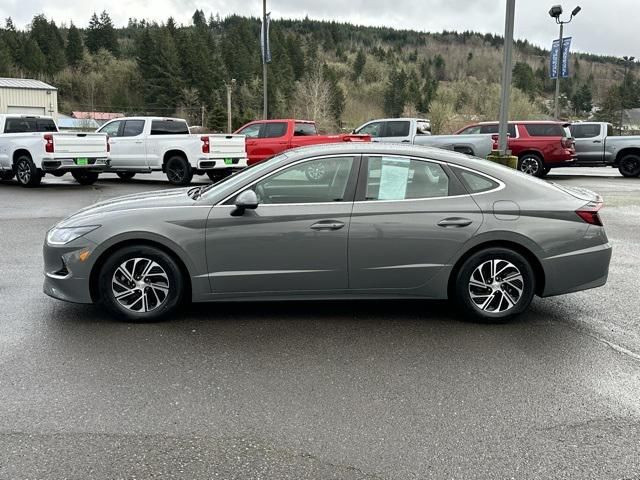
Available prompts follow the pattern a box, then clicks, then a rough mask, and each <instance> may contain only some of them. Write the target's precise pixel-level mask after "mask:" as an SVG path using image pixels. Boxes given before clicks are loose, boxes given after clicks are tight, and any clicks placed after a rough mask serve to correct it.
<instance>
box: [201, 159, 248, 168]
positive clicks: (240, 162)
mask: <svg viewBox="0 0 640 480" xmlns="http://www.w3.org/2000/svg"><path fill="white" fill-rule="evenodd" d="M230 160H231V163H227V162H226V161H225V159H224V158H199V159H198V170H228V169H242V168H246V167H247V158H246V157H244V158H231V159H230Z"/></svg>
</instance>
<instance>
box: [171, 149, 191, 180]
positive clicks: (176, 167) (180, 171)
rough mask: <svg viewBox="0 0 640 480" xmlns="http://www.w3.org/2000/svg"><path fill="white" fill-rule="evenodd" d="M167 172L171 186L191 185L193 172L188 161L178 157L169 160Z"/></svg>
mask: <svg viewBox="0 0 640 480" xmlns="http://www.w3.org/2000/svg"><path fill="white" fill-rule="evenodd" d="M166 172H167V178H168V179H169V183H171V185H189V184H190V183H191V179H192V178H193V170H192V169H191V165H189V162H187V159H186V158H184V157H180V156H177V155H176V156H173V157H171V158H170V159H169V160H167V166H166Z"/></svg>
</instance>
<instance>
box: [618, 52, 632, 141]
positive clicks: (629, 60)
mask: <svg viewBox="0 0 640 480" xmlns="http://www.w3.org/2000/svg"><path fill="white" fill-rule="evenodd" d="M635 59H636V57H627V56H626V55H625V56H624V57H622V61H623V62H624V77H622V89H621V90H620V135H622V125H623V124H624V94H625V90H626V89H627V71H628V69H629V66H630V65H632V64H633V61H634V60H635Z"/></svg>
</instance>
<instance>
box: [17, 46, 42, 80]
mask: <svg viewBox="0 0 640 480" xmlns="http://www.w3.org/2000/svg"><path fill="white" fill-rule="evenodd" d="M19 65H20V66H21V67H22V68H24V69H25V70H26V71H27V72H28V73H29V74H32V75H39V74H41V73H43V72H44V71H45V65H46V59H45V57H44V55H43V53H42V50H40V47H39V46H38V44H37V43H36V42H35V41H34V40H33V39H32V38H26V39H25V40H24V41H23V42H22V46H21V49H20V62H19Z"/></svg>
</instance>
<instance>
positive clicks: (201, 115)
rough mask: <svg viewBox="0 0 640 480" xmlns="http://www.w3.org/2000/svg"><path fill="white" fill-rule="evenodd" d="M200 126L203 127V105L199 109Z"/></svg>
mask: <svg viewBox="0 0 640 480" xmlns="http://www.w3.org/2000/svg"><path fill="white" fill-rule="evenodd" d="M200 126H201V127H204V104H202V106H201V107H200Z"/></svg>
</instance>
